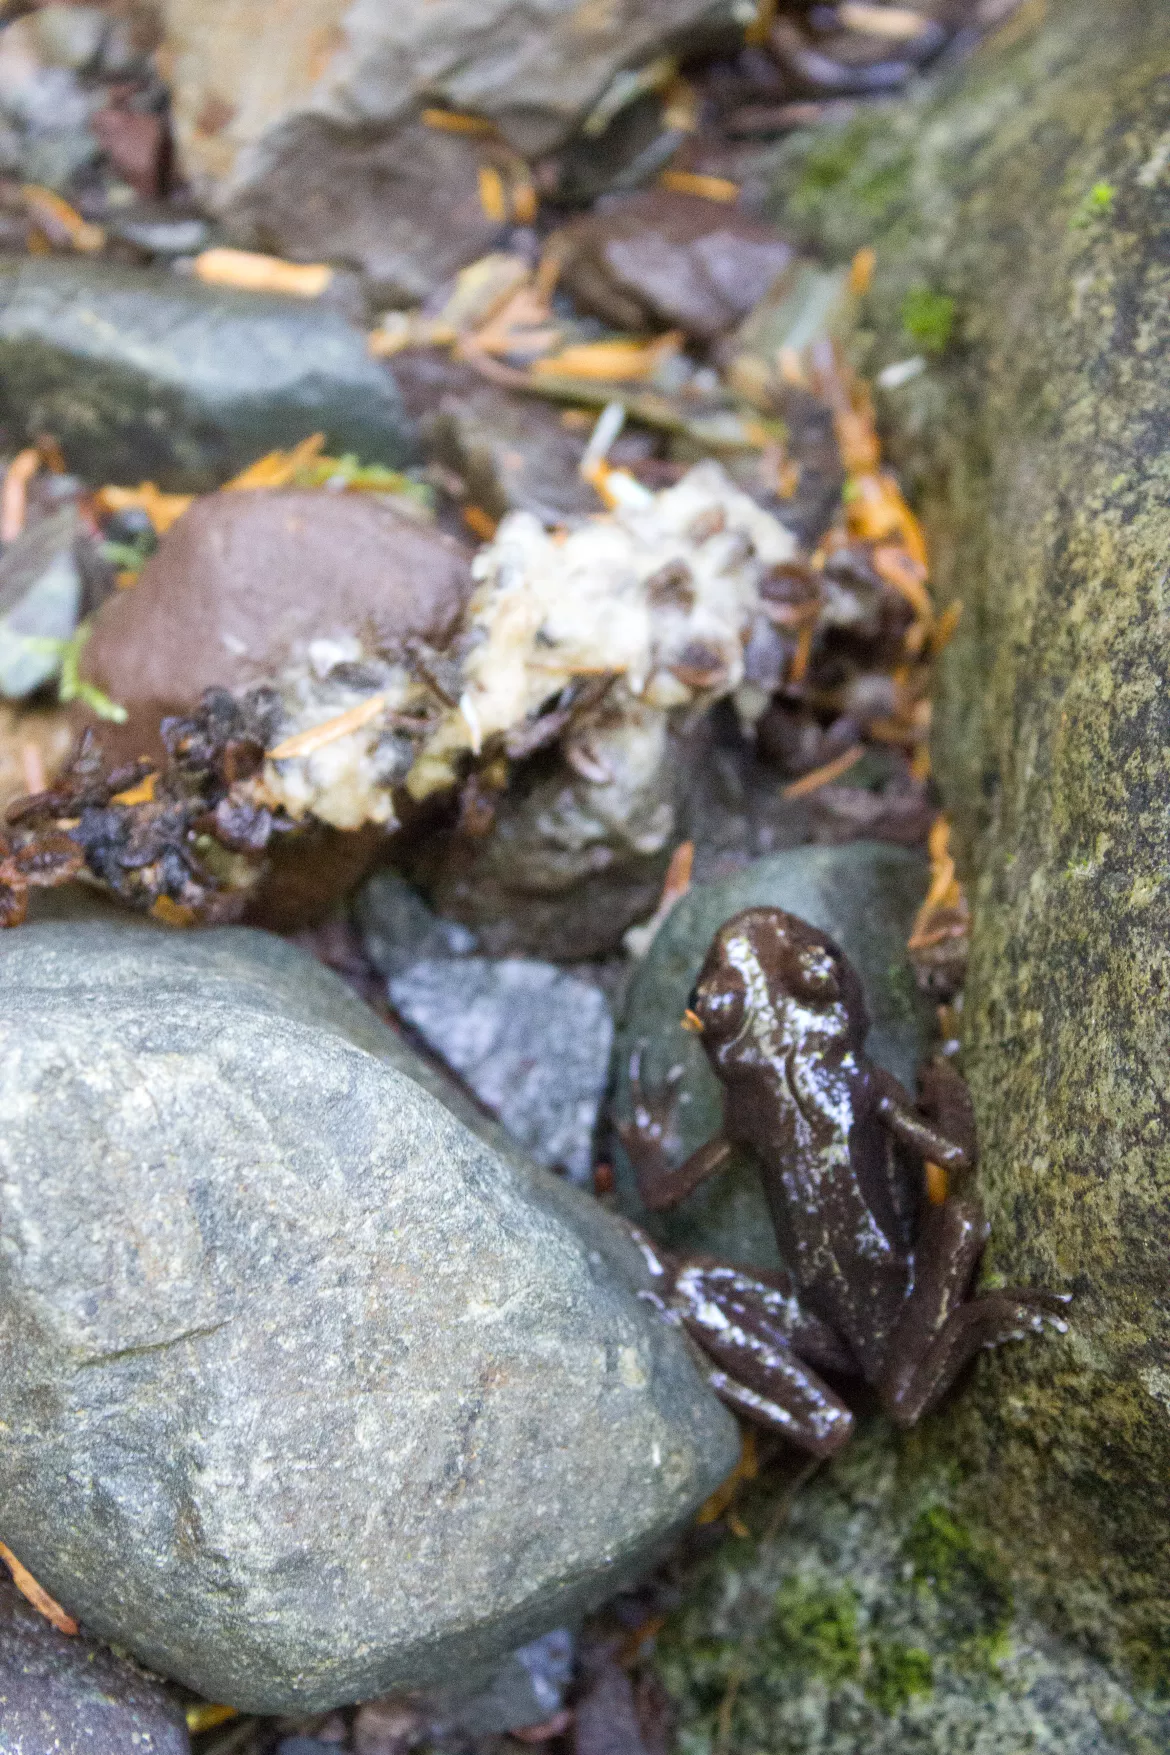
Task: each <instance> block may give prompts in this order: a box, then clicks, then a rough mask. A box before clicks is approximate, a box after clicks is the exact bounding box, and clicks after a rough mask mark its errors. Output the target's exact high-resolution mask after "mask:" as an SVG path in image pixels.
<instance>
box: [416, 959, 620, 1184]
mask: <svg viewBox="0 0 1170 1755" xmlns="http://www.w3.org/2000/svg"><path fill="white" fill-rule="evenodd" d="M389 993H390V1000H391V1003H392V1004H393V1006H394V1008H395V1010H396V1011H397V1012H398V1013H399V1015H400V1016H401V1017H403V1018H404V1019H405V1020H406V1022H407V1023H408V1024H410V1025H412V1027H413V1028H414V1029H415V1030H417V1031H418V1033H419V1035H420V1036H421V1037H422V1038H423V1040H424V1041H425V1042H426V1043H427V1045H428V1046H429V1047H431V1048H433V1049H434V1050H435V1052H436V1053H437V1054H438V1055H439V1056H440V1057H441V1058H442V1059H443V1060H445V1061H446V1062H447V1064H448V1066H450V1067H452V1068H453V1069H454V1070H455V1071H456V1072H457V1073H458V1074H459V1075H460V1077H461V1078H463V1079H464V1080H465V1081H466V1083H467V1084H468V1085H469V1086H470V1088H471V1089H472V1090H473V1091H474V1092H475V1094H476V1096H477V1097H478V1098H479V1099H480V1101H481V1102H482V1103H484V1104H486V1106H487V1108H488V1109H490V1110H491V1111H492V1113H493V1114H494V1115H497V1116H498V1117H499V1119H500V1121H501V1122H502V1123H503V1125H504V1127H506V1128H507V1130H508V1132H509V1133H510V1134H511V1136H512V1137H513V1139H514V1140H515V1141H516V1143H517V1144H518V1145H520V1146H522V1147H523V1148H524V1149H525V1150H526V1151H527V1152H529V1153H530V1154H531V1155H532V1157H533V1158H534V1159H535V1160H536V1162H537V1163H538V1164H543V1165H545V1166H546V1167H548V1168H550V1169H551V1168H552V1167H553V1166H558V1167H560V1168H563V1169H565V1170H567V1171H568V1173H569V1175H570V1176H571V1177H572V1179H573V1181H575V1182H581V1183H583V1182H586V1181H588V1178H589V1172H590V1167H591V1165H592V1160H593V1134H594V1130H595V1128H596V1126H597V1115H598V1110H599V1108H600V1106H601V1099H602V1096H603V1094H604V1092H605V1085H606V1078H607V1075H608V1070H609V1057H610V1051H611V1048H612V1045H613V1019H612V1017H611V1016H610V1010H609V1002H608V1000H607V999H606V997H605V995H604V993H602V991H601V989H600V988H598V987H594V986H593V985H592V984H591V983H590V982H588V981H583V980H582V979H581V978H580V977H579V976H576V975H566V974H564V973H563V972H562V971H561V970H560V969H558V968H557V967H556V966H555V965H554V964H552V963H540V962H535V961H528V960H525V959H524V958H520V957H505V958H500V959H498V960H493V959H491V958H488V957H461V958H458V959H455V960H450V959H448V960H445V961H437V962H416V963H415V964H413V966H412V967H410V968H408V969H406V970H405V971H404V972H403V973H402V974H400V975H393V976H391V978H390V982H389Z"/></svg>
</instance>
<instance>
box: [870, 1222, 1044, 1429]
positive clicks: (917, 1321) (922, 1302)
mask: <svg viewBox="0 0 1170 1755" xmlns="http://www.w3.org/2000/svg"><path fill="white" fill-rule="evenodd" d="M986 1241H987V1221H986V1220H985V1218H984V1217H983V1213H982V1210H981V1208H980V1207H979V1205H978V1203H977V1202H975V1201H973V1200H965V1199H958V1198H953V1197H952V1198H951V1199H949V1200H945V1201H943V1202H942V1203H941V1204H940V1205H938V1206H931V1207H928V1208H927V1210H926V1213H925V1215H924V1218H923V1222H922V1230H921V1235H920V1237H919V1240H918V1246H917V1249H916V1252H915V1277H914V1286H913V1289H912V1290H911V1292H910V1295H909V1297H908V1298H907V1300H906V1304H905V1307H904V1309H903V1311H902V1314H901V1316H900V1318H899V1320H898V1323H897V1325H896V1326H895V1328H894V1330H893V1333H892V1334H891V1336H890V1344H889V1352H888V1355H887V1360H886V1366H885V1370H884V1371H883V1373H882V1377H881V1381H880V1382H879V1383H878V1384H877V1386H876V1387H877V1390H878V1393H879V1395H880V1396H881V1400H882V1405H883V1406H884V1407H885V1409H886V1412H887V1413H888V1414H889V1416H890V1418H891V1419H892V1420H893V1421H894V1422H895V1424H896V1425H898V1426H913V1425H914V1423H915V1421H916V1420H918V1419H920V1418H921V1416H922V1415H923V1414H924V1413H926V1412H927V1411H928V1410H929V1409H930V1408H932V1407H933V1406H934V1405H935V1403H936V1402H938V1401H940V1400H941V1398H942V1397H943V1396H944V1395H945V1394H946V1392H947V1390H948V1389H949V1388H950V1387H951V1385H952V1384H953V1383H954V1381H955V1379H956V1377H957V1376H958V1375H959V1372H960V1371H961V1370H962V1369H963V1367H964V1365H966V1364H967V1363H968V1361H969V1360H971V1359H973V1358H974V1357H975V1354H976V1353H978V1352H979V1351H980V1350H981V1349H982V1348H984V1347H998V1346H1001V1345H1002V1344H1003V1342H1004V1341H1014V1340H1023V1339H1024V1337H1025V1336H1026V1335H1029V1334H1041V1333H1042V1332H1043V1329H1044V1325H1045V1323H1046V1322H1050V1323H1051V1324H1052V1326H1053V1327H1054V1328H1055V1329H1057V1330H1058V1331H1059V1332H1060V1333H1061V1334H1063V1333H1064V1332H1065V1330H1066V1328H1067V1326H1068V1325H1067V1324H1066V1323H1065V1322H1064V1321H1063V1320H1062V1318H1061V1315H1060V1312H1061V1311H1062V1310H1063V1308H1064V1306H1065V1305H1066V1304H1067V1303H1068V1299H1067V1298H1065V1297H1062V1296H1061V1295H1059V1294H1057V1293H1052V1292H1039V1291H1035V1290H1032V1289H1030V1288H1027V1287H1015V1286H1013V1287H1009V1288H1005V1289H1004V1290H1003V1291H996V1292H985V1293H984V1294H983V1295H982V1296H981V1297H976V1298H968V1296H967V1293H968V1289H969V1287H970V1284H971V1278H972V1275H973V1274H974V1272H975V1268H976V1265H977V1263H978V1261H979V1257H980V1254H981V1253H982V1250H983V1245H984V1244H985V1242H986Z"/></svg>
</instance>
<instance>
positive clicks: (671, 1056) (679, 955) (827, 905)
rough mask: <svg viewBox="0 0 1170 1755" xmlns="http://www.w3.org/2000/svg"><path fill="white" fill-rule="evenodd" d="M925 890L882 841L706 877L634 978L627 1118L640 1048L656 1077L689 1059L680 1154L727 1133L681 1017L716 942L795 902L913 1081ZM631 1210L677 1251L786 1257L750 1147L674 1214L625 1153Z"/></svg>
mask: <svg viewBox="0 0 1170 1755" xmlns="http://www.w3.org/2000/svg"><path fill="white" fill-rule="evenodd" d="M924 887H925V866H924V863H923V861H922V859H921V858H920V857H918V856H917V855H916V854H913V853H907V852H905V851H904V850H903V849H901V848H898V847H891V846H888V845H886V844H883V843H880V842H871V841H854V842H850V843H848V844H847V845H846V846H843V847H798V848H794V849H792V850H791V851H789V852H785V853H776V854H773V855H772V857H771V858H769V859H760V860H757V861H756V862H755V863H754V864H752V865H749V866H748V867H747V868H746V869H745V870H743V871H741V872H737V873H736V874H735V875H734V876H733V877H729V878H724V879H723V880H722V881H721V882H719V883H714V884H700V885H698V886H696V888H694V889H693V890H691V892H690V894H689V895H687V896H686V897H684V899H683V900H682V901H681V902H680V903H679V904H678V906H677V907H676V908H675V909H674V912H673V913H672V914H671V915H670V917H669V919H668V920H667V921H666V923H665V925H664V926H663V927H662V928H661V929H660V930H659V932H658V934H657V936H656V937H655V939H654V942H653V944H652V946H651V948H650V950H649V952H648V953H647V955H646V958H645V961H644V962H643V963H642V965H641V967H640V968H639V970H638V972H637V974H636V975H635V976H634V979H633V981H632V983H631V985H630V992H629V998H628V1001H627V1005H626V1012H625V1018H624V1020H623V1023H622V1028H621V1031H620V1033H619V1036H618V1040H617V1046H616V1049H615V1060H616V1075H615V1076H616V1093H615V1099H614V1113H615V1115H616V1117H617V1119H618V1120H624V1119H626V1118H627V1117H628V1116H629V1114H630V1113H631V1108H632V1097H631V1092H630V1079H629V1066H630V1056H631V1055H632V1054H633V1052H634V1051H635V1050H636V1049H638V1048H641V1049H642V1061H643V1076H644V1077H645V1078H646V1079H647V1081H648V1082H650V1083H653V1082H655V1081H656V1080H659V1079H662V1078H663V1077H665V1075H666V1073H667V1072H668V1071H669V1069H670V1068H671V1067H672V1066H676V1065H679V1066H682V1067H683V1068H684V1075H683V1079H682V1083H681V1085H680V1086H679V1090H680V1095H681V1101H680V1103H679V1109H678V1122H679V1129H678V1131H679V1136H680V1141H681V1151H682V1152H683V1154H686V1153H689V1152H692V1151H694V1149H695V1148H696V1147H697V1146H700V1145H702V1144H703V1142H704V1141H705V1140H709V1139H710V1138H711V1136H712V1135H713V1134H715V1133H717V1132H718V1131H719V1126H720V1122H721V1119H722V1113H723V1109H722V1101H721V1097H720V1086H719V1081H718V1080H717V1079H716V1077H715V1074H714V1073H713V1072H712V1071H711V1068H710V1066H709V1064H708V1062H707V1057H706V1055H705V1054H704V1052H703V1048H702V1045H701V1043H700V1042H699V1041H698V1040H697V1038H696V1037H694V1036H692V1035H689V1034H688V1033H687V1032H686V1031H685V1030H684V1029H683V1028H682V1027H681V1024H680V1019H681V1017H682V1014H683V1010H684V1008H685V1006H686V1003H687V995H688V993H689V992H690V990H691V987H692V986H693V984H694V980H695V977H696V975H697V974H698V972H699V969H700V967H701V966H702V962H703V958H704V957H705V955H706V953H707V947H708V945H709V944H710V943H711V940H712V938H714V936H715V934H716V932H717V931H718V930H719V928H720V927H721V926H722V925H723V923H724V921H726V920H730V919H731V917H732V915H733V914H738V913H739V911H740V910H741V909H742V908H755V907H761V906H766V907H776V908H786V909H787V910H788V911H789V913H791V914H798V915H799V916H800V917H801V918H802V919H803V920H809V921H811V922H812V924H813V925H814V926H819V927H820V928H821V929H822V931H824V932H828V933H830V934H831V935H832V936H833V937H834V938H835V939H836V940H837V942H838V943H839V944H840V945H841V946H842V948H843V949H844V950H845V952H846V954H847V955H848V956H849V957H850V958H851V959H852V961H853V963H854V965H855V966H856V968H857V970H858V972H859V974H860V975H861V978H862V982H863V983H864V986H865V992H866V1002H867V1004H868V1006H869V1012H870V1018H871V1021H872V1028H871V1030H870V1034H869V1050H870V1053H871V1054H873V1056H874V1058H875V1059H876V1060H878V1061H880V1062H881V1064H882V1065H883V1066H885V1067H887V1068H888V1070H889V1071H890V1072H892V1073H895V1074H896V1075H897V1077H898V1078H900V1079H901V1080H903V1082H904V1083H906V1084H907V1085H909V1086H910V1087H911V1089H912V1088H913V1085H914V1075H915V1070H916V1068H917V1065H918V1062H919V1059H920V1058H921V1055H922V1052H923V1048H924V1044H925V1039H926V1038H925V1030H924V1024H925V1021H926V1020H925V1012H924V1008H923V1006H922V1003H921V1001H920V1000H919V998H918V995H917V993H916V991H915V987H914V979H913V975H912V973H911V970H910V965H909V963H908V961H907V959H906V940H907V938H908V937H909V935H910V928H911V925H912V923H913V919H914V914H915V911H916V909H917V908H918V905H919V903H920V902H921V900H922V895H923V891H924ZM616 1160H617V1162H616V1169H617V1175H618V1187H619V1190H620V1193H621V1202H622V1207H623V1210H624V1211H625V1212H626V1213H628V1214H629V1215H630V1217H631V1218H633V1219H636V1221H637V1222H638V1224H640V1225H645V1227H646V1229H647V1230H648V1231H651V1232H652V1233H653V1234H654V1236H656V1237H658V1238H659V1239H660V1240H661V1241H662V1242H663V1243H664V1244H666V1245H667V1246H668V1247H669V1248H672V1249H680V1250H705V1251H707V1252H708V1253H711V1254H715V1255H725V1256H728V1257H730V1258H731V1259H732V1260H733V1261H744V1262H755V1263H757V1264H759V1265H760V1266H765V1265H771V1264H774V1263H775V1262H776V1261H777V1259H778V1257H777V1254H776V1243H775V1238H774V1234H773V1231H772V1224H771V1220H770V1218H769V1216H768V1209H767V1206H766V1204H765V1201H764V1195H763V1190H762V1189H761V1187H760V1180H759V1171H758V1170H757V1168H756V1167H755V1165H754V1163H753V1162H752V1160H751V1158H750V1157H749V1155H748V1154H746V1153H744V1154H741V1155H738V1156H737V1159H736V1161H735V1162H734V1163H733V1164H732V1165H731V1166H730V1168H729V1169H728V1170H726V1171H725V1172H723V1174H722V1175H720V1176H717V1177H713V1178H712V1180H711V1181H710V1182H709V1183H707V1185H706V1186H705V1187H704V1188H701V1189H699V1190H698V1192H697V1193H695V1194H693V1195H692V1196H691V1197H690V1199H689V1200H686V1201H684V1202H683V1203H682V1204H681V1205H680V1206H679V1207H677V1208H676V1209H675V1210H674V1211H673V1212H670V1213H660V1214H654V1215H650V1214H647V1212H646V1211H645V1209H644V1208H643V1206H642V1204H641V1202H640V1201H639V1199H638V1194H637V1187H636V1184H635V1182H634V1175H633V1171H632V1169H631V1168H630V1165H629V1162H628V1160H627V1158H626V1156H625V1153H624V1152H623V1151H621V1149H620V1147H619V1148H618V1150H617V1152H616Z"/></svg>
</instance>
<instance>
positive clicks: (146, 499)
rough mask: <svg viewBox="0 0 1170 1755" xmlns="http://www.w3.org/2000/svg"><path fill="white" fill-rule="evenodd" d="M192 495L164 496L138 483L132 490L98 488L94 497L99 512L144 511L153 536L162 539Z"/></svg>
mask: <svg viewBox="0 0 1170 1755" xmlns="http://www.w3.org/2000/svg"><path fill="white" fill-rule="evenodd" d="M194 497H195V496H194V495H193V494H164V493H160V491H159V489H158V488H157V487H156V486H155V484H154V483H153V482H152V481H144V482H140V483H139V485H138V486H137V487H136V488H125V487H112V486H107V487H103V488H99V489H98V491H97V494H96V495H95V498H96V500H97V505H98V510H99V511H102V512H128V511H134V512H145V513H146V516H147V517H148V518H149V519H150V522H151V524H152V525H153V526H154V533H155V535H156V536H165V535H166V533H167V531H168V530H169V529H170V527H171V525H172V524H174V523H176V522H177V521H178V520H179V519H180V518H181V517H182V516H183V513H184V512H185V511H186V510H187V507H188V506H189V505H190V504H191V502H192V500H193V499H194Z"/></svg>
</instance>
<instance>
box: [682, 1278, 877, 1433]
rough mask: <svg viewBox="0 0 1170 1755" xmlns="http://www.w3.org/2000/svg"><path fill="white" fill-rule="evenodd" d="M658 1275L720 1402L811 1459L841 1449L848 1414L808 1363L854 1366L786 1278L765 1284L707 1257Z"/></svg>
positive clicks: (840, 1368)
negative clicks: (707, 1364) (707, 1366)
mask: <svg viewBox="0 0 1170 1755" xmlns="http://www.w3.org/2000/svg"><path fill="white" fill-rule="evenodd" d="M663 1271H664V1274H665V1277H666V1279H667V1281H668V1283H669V1291H668V1292H667V1293H666V1295H665V1298H664V1299H662V1300H661V1302H663V1303H664V1305H665V1307H666V1308H668V1309H669V1311H670V1312H671V1314H672V1315H673V1316H674V1318H675V1319H676V1320H678V1321H681V1323H682V1325H683V1327H684V1328H685V1329H686V1330H687V1332H688V1333H689V1334H690V1335H691V1336H692V1337H693V1338H694V1339H695V1340H696V1341H697V1342H698V1344H699V1346H700V1347H702V1349H703V1351H704V1353H706V1354H707V1356H708V1358H709V1359H710V1360H711V1361H712V1363H713V1365H714V1367H715V1369H714V1370H712V1371H709V1372H708V1374H707V1377H708V1382H709V1383H710V1385H711V1387H712V1389H713V1390H714V1391H715V1393H716V1395H717V1396H719V1398H720V1400H721V1401H724V1402H726V1403H727V1404H728V1406H729V1407H731V1408H734V1410H735V1411H736V1413H738V1414H740V1415H741V1416H742V1417H743V1418H744V1419H746V1420H750V1421H752V1423H753V1424H754V1425H757V1426H763V1427H764V1428H765V1429H766V1430H767V1431H770V1432H778V1433H779V1434H780V1435H781V1436H782V1437H784V1438H787V1439H788V1440H789V1441H790V1443H792V1444H795V1445H798V1446H799V1447H800V1449H801V1450H805V1451H808V1452H809V1453H810V1455H812V1456H817V1457H825V1456H832V1455H833V1454H834V1453H835V1452H836V1451H838V1450H840V1448H841V1446H842V1445H843V1444H844V1443H845V1441H846V1440H847V1439H848V1437H849V1435H850V1433H851V1432H852V1430H853V1415H852V1414H851V1413H850V1411H849V1409H848V1408H847V1407H846V1406H845V1403H844V1402H843V1401H842V1400H841V1399H840V1397H839V1396H837V1395H835V1394H834V1393H833V1391H832V1390H831V1389H830V1388H829V1386H828V1384H827V1383H825V1382H824V1381H823V1379H822V1378H821V1377H820V1376H819V1375H818V1373H817V1371H816V1370H815V1369H814V1368H813V1364H814V1363H815V1364H817V1365H819V1366H821V1368H822V1369H824V1370H836V1371H844V1372H850V1373H852V1372H854V1371H855V1370H856V1366H855V1364H854V1362H853V1357H852V1355H851V1354H850V1352H849V1349H848V1348H847V1347H846V1346H845V1344H844V1342H843V1341H841V1340H840V1338H839V1337H838V1336H837V1335H836V1334H835V1332H834V1331H833V1330H832V1329H831V1328H830V1327H829V1325H828V1324H827V1323H825V1322H822V1321H821V1320H820V1318H819V1317H816V1316H813V1315H811V1314H810V1313H809V1312H807V1311H805V1310H803V1309H802V1308H801V1306H800V1303H799V1301H798V1300H797V1298H796V1295H795V1292H794V1290H793V1287H792V1285H791V1283H790V1282H788V1281H787V1279H786V1276H783V1275H775V1276H770V1278H772V1279H773V1280H774V1282H775V1283H773V1284H769V1283H768V1282H767V1281H764V1280H758V1279H755V1278H753V1276H752V1275H751V1274H748V1273H745V1272H744V1271H743V1270H742V1269H741V1268H736V1267H733V1266H731V1265H730V1263H726V1262H719V1261H711V1260H708V1259H697V1260H695V1259H692V1260H684V1261H682V1262H677V1263H674V1264H673V1265H672V1266H671V1267H670V1268H664V1270H663ZM810 1356H811V1360H812V1362H810Z"/></svg>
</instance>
